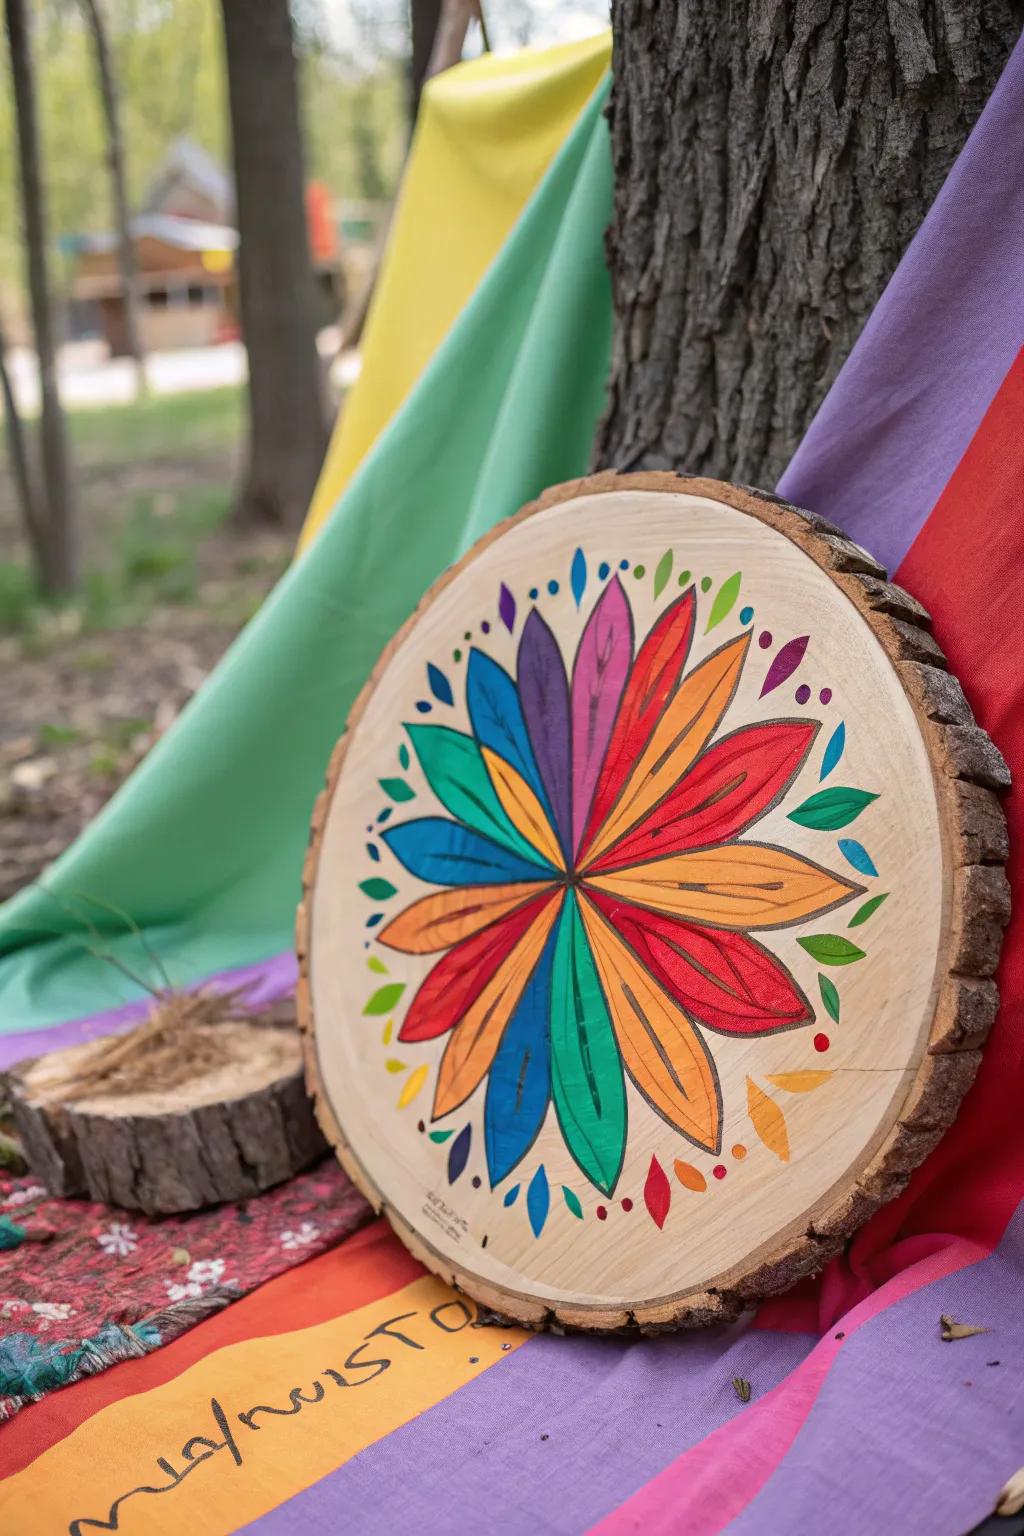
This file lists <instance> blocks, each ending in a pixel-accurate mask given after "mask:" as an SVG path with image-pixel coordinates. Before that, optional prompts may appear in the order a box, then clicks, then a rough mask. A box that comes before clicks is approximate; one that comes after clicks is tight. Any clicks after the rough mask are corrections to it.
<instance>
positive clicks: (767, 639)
mask: <svg viewBox="0 0 1024 1536" xmlns="http://www.w3.org/2000/svg"><path fill="white" fill-rule="evenodd" d="M757 643H758V645H759V646H760V647H761V649H762V651H766V650H767V649H768V647H769V646H770V645H771V643H772V632H771V630H770V629H762V631H761V633H760V634H759V635H758V637H757Z"/></svg>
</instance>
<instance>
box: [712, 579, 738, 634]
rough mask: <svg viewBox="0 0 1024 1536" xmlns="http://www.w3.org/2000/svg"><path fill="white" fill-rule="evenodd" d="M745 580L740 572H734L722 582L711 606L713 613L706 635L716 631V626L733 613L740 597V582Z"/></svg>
mask: <svg viewBox="0 0 1024 1536" xmlns="http://www.w3.org/2000/svg"><path fill="white" fill-rule="evenodd" d="M742 580H743V576H742V573H741V572H740V571H733V573H732V575H731V576H730V577H728V578H727V579H726V580H725V581H723V582H722V585H721V586H720V587H719V589H718V591H717V592H716V594H715V600H714V602H713V603H712V604H711V613H710V615H709V617H708V625H707V629H705V631H704V633H705V634H707V633H708V631H709V630H712V629H714V627H715V625H716V624H721V622H722V620H723V619H724V618H727V617H728V615H729V614H730V613H731V612H732V610H733V608H734V606H735V603H736V599H737V598H738V597H739V595H740V582H741V581H742Z"/></svg>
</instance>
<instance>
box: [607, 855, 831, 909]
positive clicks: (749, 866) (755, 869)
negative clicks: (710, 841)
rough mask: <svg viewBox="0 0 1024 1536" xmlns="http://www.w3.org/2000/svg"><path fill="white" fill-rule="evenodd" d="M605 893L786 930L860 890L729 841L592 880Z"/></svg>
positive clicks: (801, 862) (814, 868)
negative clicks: (790, 925) (791, 924)
mask: <svg viewBox="0 0 1024 1536" xmlns="http://www.w3.org/2000/svg"><path fill="white" fill-rule="evenodd" d="M587 883H588V884H589V885H593V886H594V887H595V888H596V889H597V890H599V891H606V892H607V893H608V895H609V896H614V897H617V898H618V899H619V900H622V901H631V902H633V903H635V904H636V905H637V906H641V907H651V908H652V909H653V910H654V911H655V912H667V913H668V914H669V915H670V916H671V917H682V918H688V919H689V920H690V921H692V922H697V923H709V924H711V926H712V927H715V928H784V927H786V926H787V925H788V924H790V923H799V922H802V921H803V920H804V918H808V917H816V916H818V915H820V914H821V913H823V912H830V911H831V910H832V908H833V907H837V906H839V904H840V903H841V902H844V901H847V900H848V899H849V898H850V897H851V896H853V895H856V894H858V893H859V892H860V890H861V887H860V886H859V885H855V884H854V883H853V882H852V881H850V880H844V879H843V878H842V877H841V876H840V875H834V874H832V873H831V872H830V871H829V870H827V869H822V868H821V866H820V865H819V864H812V863H811V861H810V859H804V858H801V857H800V856H799V854H795V853H789V852H787V850H786V849H785V848H774V847H771V846H768V845H763V844H761V843H723V844H722V845H721V847H720V848H711V849H706V850H698V851H697V852H694V853H677V854H673V855H672V857H670V858H667V859H652V861H651V862H650V863H649V864H633V865H631V866H630V867H629V868H628V869H623V870H619V871H617V872H616V873H614V874H610V875H597V876H588V880H587Z"/></svg>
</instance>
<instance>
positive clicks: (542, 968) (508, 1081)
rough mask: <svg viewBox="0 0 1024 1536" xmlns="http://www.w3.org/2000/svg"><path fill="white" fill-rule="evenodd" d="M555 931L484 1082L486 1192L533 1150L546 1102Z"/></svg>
mask: <svg viewBox="0 0 1024 1536" xmlns="http://www.w3.org/2000/svg"><path fill="white" fill-rule="evenodd" d="M555 939H556V930H552V932H551V934H550V935H549V936H548V941H547V943H546V944H545V946H544V949H543V951H542V953H541V957H540V960H539V961H538V962H537V966H536V968H535V970H534V972H533V975H532V976H531V977H530V980H529V982H528V983H527V985H526V988H525V990H524V992H523V995H522V997H521V998H520V1000H519V1004H518V1006H517V1008H516V1011H515V1013H514V1014H513V1015H512V1017H511V1019H509V1021H508V1024H507V1025H506V1026H505V1033H504V1034H503V1035H502V1037H501V1044H500V1045H499V1047H498V1052H497V1055H496V1056H495V1058H494V1064H493V1066H492V1067H491V1070H490V1074H489V1076H488V1079H487V1098H486V1100H485V1103H484V1141H485V1144H486V1148H487V1170H488V1172H489V1174H490V1176H491V1188H492V1189H493V1188H494V1186H495V1185H496V1184H500V1183H501V1181H502V1179H505V1178H507V1177H508V1175H509V1174H510V1173H511V1172H512V1170H513V1168H515V1167H516V1165H517V1164H518V1163H519V1162H521V1161H522V1159H523V1158H524V1157H525V1156H526V1154H527V1152H529V1150H530V1148H531V1147H532V1146H533V1143H534V1141H535V1140H536V1138H537V1134H538V1132H539V1131H540V1128H541V1126H542V1125H543V1123H544V1116H545V1115H546V1114H547V1108H548V1103H549V1101H550V1098H551V1047H550V1044H549V1039H548V1013H549V1010H550V1006H551V966H552V960H553V957H554V952H555Z"/></svg>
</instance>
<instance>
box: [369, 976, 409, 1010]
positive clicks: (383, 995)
mask: <svg viewBox="0 0 1024 1536" xmlns="http://www.w3.org/2000/svg"><path fill="white" fill-rule="evenodd" d="M404 991H405V982H404V981H389V982H388V984H387V986H386V987H378V988H377V990H376V992H375V993H374V994H373V996H372V997H371V998H370V1001H369V1002H368V1003H367V1005H366V1007H365V1008H364V1009H363V1013H364V1015H365V1014H378V1013H390V1012H391V1010H392V1009H393V1008H394V1007H395V1005H396V1003H397V1002H398V999H399V998H400V997H401V995H402V993H403V992H404Z"/></svg>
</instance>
